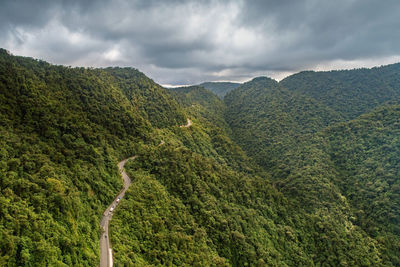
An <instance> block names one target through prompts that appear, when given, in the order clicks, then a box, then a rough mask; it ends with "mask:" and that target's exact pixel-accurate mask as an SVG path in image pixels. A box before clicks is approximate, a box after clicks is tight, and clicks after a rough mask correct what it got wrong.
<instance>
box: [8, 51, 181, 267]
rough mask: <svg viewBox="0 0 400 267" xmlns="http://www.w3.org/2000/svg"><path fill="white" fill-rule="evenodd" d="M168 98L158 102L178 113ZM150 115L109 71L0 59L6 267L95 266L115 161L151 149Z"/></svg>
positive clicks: (116, 185) (115, 177)
mask: <svg viewBox="0 0 400 267" xmlns="http://www.w3.org/2000/svg"><path fill="white" fill-rule="evenodd" d="M132 72H134V73H136V72H135V71H132ZM143 90H150V89H146V88H145V89H143ZM162 90H163V89H160V90H155V92H152V96H153V97H155V98H156V94H157V92H160V98H159V103H160V104H162V106H164V107H167V108H166V109H168V105H171V108H170V110H176V109H174V108H176V106H177V104H176V102H174V101H173V100H172V99H171V98H170V97H168V95H167V94H166V93H165V92H164V91H162ZM163 96H165V97H164V98H163ZM164 101H165V102H164ZM145 112H148V111H146V110H141V109H139V110H138V107H136V106H134V105H132V103H131V101H129V100H128V99H127V97H126V96H125V95H124V93H123V89H122V88H120V87H119V84H118V83H116V82H115V78H114V77H113V76H112V75H110V74H108V72H107V71H105V70H101V69H85V68H68V67H62V66H53V65H50V64H48V63H46V62H43V61H38V60H33V59H29V58H24V57H15V56H11V55H9V54H8V53H5V52H3V51H2V52H1V53H0V192H1V193H0V203H1V204H0V240H1V241H0V265H1V266H22V265H23V266H33V265H35V266H45V265H49V266H54V265H60V266H62V265H65V266H71V265H80V266H96V265H97V264H98V262H99V243H98V240H99V227H98V225H99V220H100V217H101V214H102V212H103V210H104V208H105V207H106V205H108V204H109V202H110V201H111V200H112V199H113V198H114V196H115V194H116V192H118V191H119V189H120V188H121V186H122V182H121V179H120V177H119V173H118V171H117V167H116V162H117V160H118V159H121V158H123V157H126V156H128V155H132V154H133V151H134V150H135V144H138V143H140V142H143V141H151V135H152V134H151V132H152V128H151V125H150V123H149V122H148V121H146V119H144V118H143V114H144V113H145ZM160 112H163V111H161V110H160ZM149 114H150V113H149ZM151 115H154V116H156V115H155V114H154V113H151ZM169 115H171V114H169ZM180 116H181V117H182V115H180ZM171 117H172V118H173V116H172V115H171Z"/></svg>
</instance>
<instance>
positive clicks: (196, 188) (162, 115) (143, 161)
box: [0, 49, 400, 266]
mask: <svg viewBox="0 0 400 267" xmlns="http://www.w3.org/2000/svg"><path fill="white" fill-rule="evenodd" d="M214 93H215V94H214ZM399 98H400V64H394V65H389V66H384V67H379V68H373V69H357V70H349V71H332V72H301V73H298V74H295V75H292V76H290V77H288V78H286V79H284V80H282V81H281V82H277V81H274V80H272V79H269V78H266V77H258V78H255V79H253V80H251V81H249V82H247V83H244V84H233V83H221V84H219V83H204V84H202V85H199V86H192V87H182V88H175V89H165V88H163V87H161V86H160V85H158V84H156V83H155V82H154V81H152V80H151V79H149V78H148V77H146V76H145V75H144V74H143V73H141V72H140V71H138V70H136V69H133V68H118V67H114V68H102V69H94V68H71V67H64V66H56V65H51V64H49V63H46V62H44V61H41V60H36V59H32V58H25V57H18V56H13V55H11V54H9V53H8V52H7V51H6V50H4V49H0V190H1V191H0V266H46V265H48V266H75V265H76V266H98V264H99V254H100V248H99V237H100V233H101V229H100V226H99V224H100V219H101V217H102V214H103V211H104V209H105V208H106V207H107V206H108V204H109V203H110V202H111V201H112V200H113V198H114V197H115V196H116V194H117V193H118V192H119V190H120V189H121V188H122V179H121V177H120V174H119V172H118V168H117V162H118V161H119V160H121V159H124V158H127V157H130V156H133V155H136V156H137V157H136V158H135V160H132V161H129V162H128V163H127V164H126V167H125V168H126V170H127V172H128V174H129V176H130V177H131V179H132V184H131V186H130V188H129V189H128V191H127V193H126V195H125V198H124V199H122V200H121V203H120V204H119V205H118V206H117V207H116V210H115V214H114V216H113V219H112V221H111V225H110V241H111V244H112V248H113V255H114V263H115V264H116V265H118V266H160V265H168V266H400V257H399V255H400V161H399V158H400V100H399ZM187 118H189V119H190V120H191V121H192V125H191V126H190V127H179V126H181V125H184V124H186V121H187Z"/></svg>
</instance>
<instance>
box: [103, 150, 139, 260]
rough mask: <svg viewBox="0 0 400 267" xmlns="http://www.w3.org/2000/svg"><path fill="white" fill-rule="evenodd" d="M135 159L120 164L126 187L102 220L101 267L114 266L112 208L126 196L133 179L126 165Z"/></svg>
mask: <svg viewBox="0 0 400 267" xmlns="http://www.w3.org/2000/svg"><path fill="white" fill-rule="evenodd" d="M135 157H136V156H134V157H130V158H127V159H124V160H123V161H120V162H119V163H118V169H119V171H120V172H121V175H122V179H123V180H124V187H123V189H122V190H121V191H120V192H119V194H118V195H117V196H116V197H115V199H114V201H113V202H112V203H111V204H110V206H108V208H107V209H106V210H105V211H104V213H103V218H102V219H101V222H100V226H101V227H102V228H103V229H104V232H103V233H102V234H101V237H100V267H112V266H113V259H112V250H111V246H110V240H109V236H108V224H109V222H110V220H111V218H112V212H110V209H111V207H114V208H115V207H116V206H117V204H118V202H117V200H118V198H121V199H122V197H123V196H124V195H125V191H126V190H127V189H128V187H129V185H130V184H131V179H130V178H129V176H128V175H127V174H126V172H125V170H124V165H125V163H126V162H127V161H128V160H130V159H134V158H135Z"/></svg>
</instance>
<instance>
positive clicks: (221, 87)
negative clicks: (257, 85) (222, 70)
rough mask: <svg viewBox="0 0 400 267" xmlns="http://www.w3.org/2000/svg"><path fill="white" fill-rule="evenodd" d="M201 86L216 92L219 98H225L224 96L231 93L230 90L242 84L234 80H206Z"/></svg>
mask: <svg viewBox="0 0 400 267" xmlns="http://www.w3.org/2000/svg"><path fill="white" fill-rule="evenodd" d="M199 86H202V87H204V88H206V89H207V90H210V91H211V92H213V93H214V94H216V95H217V96H218V97H219V98H224V96H225V95H226V94H227V93H229V92H230V91H232V90H234V89H236V88H238V87H239V86H240V83H232V82H205V83H201V84H199Z"/></svg>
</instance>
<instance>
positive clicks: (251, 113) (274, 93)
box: [225, 75, 400, 265]
mask: <svg viewBox="0 0 400 267" xmlns="http://www.w3.org/2000/svg"><path fill="white" fill-rule="evenodd" d="M392 76H393V75H392ZM261 81H262V82H261ZM282 84H283V83H282ZM393 85H394V83H393ZM304 86H305V88H307V87H306V86H307V85H306V84H305V85H304ZM305 90H306V89H305ZM349 90H350V89H349ZM355 90H357V89H355ZM353 93H354V92H353ZM371 94H372V93H371ZM357 96H358V95H357V93H354V98H355V99H353V100H351V99H350V100H349V101H353V102H354V103H358V102H357V101H359V99H358V98H357ZM360 97H361V98H362V95H361V96H360ZM388 99H389V98H388ZM391 99H396V97H394V96H393V97H391ZM332 101H333V100H332ZM363 101H366V102H368V101H367V100H365V99H364V100H362V101H361V102H363ZM322 102H323V101H321V102H320V99H315V98H314V99H313V98H310V96H309V94H308V93H305V94H304V95H302V94H301V92H297V91H290V90H287V89H286V88H285V87H283V86H282V85H281V84H278V83H276V82H274V81H271V80H266V79H265V78H259V79H255V80H253V81H251V82H249V83H246V84H244V85H243V86H241V87H239V88H238V89H236V90H235V91H233V92H231V93H230V94H228V95H227V96H226V97H225V103H226V104H227V113H226V118H227V122H228V123H229V125H230V126H231V129H232V132H233V135H232V136H233V137H234V140H236V141H237V142H238V143H239V144H240V145H241V146H242V147H243V149H244V150H245V151H246V152H247V153H248V155H250V156H252V157H254V158H255V159H256V160H257V161H258V163H259V164H260V165H261V166H262V167H263V168H264V169H265V170H266V171H268V172H269V173H270V174H271V176H272V177H273V180H274V183H275V186H276V187H277V188H278V189H279V190H280V191H281V192H282V193H283V194H284V195H285V196H286V197H287V198H288V199H289V200H291V201H294V202H295V203H298V204H299V205H300V206H301V208H302V209H303V210H304V211H305V212H307V213H308V214H320V217H323V218H324V224H325V225H329V227H333V228H332V230H333V231H336V232H337V231H338V230H339V229H340V228H341V227H340V226H339V224H341V225H347V227H350V228H353V226H354V225H357V226H358V227H360V228H362V229H363V231H362V232H364V234H363V235H364V237H365V238H367V239H370V240H374V239H375V243H374V244H375V246H376V247H377V248H379V250H380V253H381V255H382V259H383V262H382V264H384V265H391V264H394V265H398V264H399V259H398V256H396V255H398V254H399V241H398V240H399V233H398V229H397V225H398V219H399V217H398V207H399V206H398V201H397V197H398V193H396V192H397V183H399V182H400V175H399V172H398V170H399V165H398V158H399V156H400V151H399V148H398V144H399V140H398V137H399V118H400V117H399V113H398V104H396V103H398V102H396V101H395V100H394V101H392V102H390V103H387V105H385V106H383V107H381V108H378V109H376V110H374V111H373V112H372V113H370V114H365V115H362V116H361V117H359V118H357V119H355V120H354V121H350V122H345V118H346V116H347V115H348V114H349V113H347V111H346V112H339V111H340V110H341V108H340V107H331V106H330V105H327V104H326V103H322ZM372 102H373V103H367V105H366V106H368V107H370V108H371V109H372V108H373V107H374V106H376V105H377V103H376V102H374V101H372ZM286 103H290V104H289V105H285V104H286ZM338 105H339V106H341V105H342V104H341V103H339V104H338ZM343 114H344V115H343ZM342 115H343V116H342ZM352 116H355V113H353V115H352ZM340 121H342V122H340ZM379 158H380V159H379ZM341 216H342V217H341ZM340 217H341V219H340V220H339V221H337V220H336V219H335V218H340ZM325 227H326V226H325ZM342 230H345V229H342ZM344 232H346V231H344ZM344 232H342V233H344ZM337 233H340V231H339V232H337ZM367 236H368V237H367ZM370 242H372V241H370Z"/></svg>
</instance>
